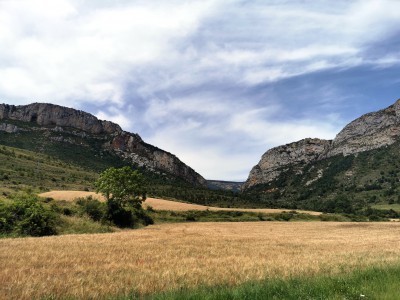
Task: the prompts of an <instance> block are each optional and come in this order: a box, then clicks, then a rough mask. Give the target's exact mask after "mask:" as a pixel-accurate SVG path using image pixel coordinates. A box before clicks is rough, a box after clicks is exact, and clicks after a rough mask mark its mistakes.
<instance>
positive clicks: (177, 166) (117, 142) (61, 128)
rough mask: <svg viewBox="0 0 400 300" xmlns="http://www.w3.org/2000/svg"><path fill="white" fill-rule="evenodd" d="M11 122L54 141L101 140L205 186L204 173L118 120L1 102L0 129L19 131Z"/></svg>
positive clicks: (112, 148) (58, 108) (125, 154)
mask: <svg viewBox="0 0 400 300" xmlns="http://www.w3.org/2000/svg"><path fill="white" fill-rule="evenodd" d="M11 121H18V122H24V123H29V124H33V125H35V126H37V127H27V128H28V129H26V128H25V129H23V130H25V131H26V130H36V131H37V130H42V131H43V134H42V135H41V136H42V137H43V138H48V139H49V140H51V141H52V142H58V143H77V144H79V145H82V146H86V147H88V146H89V144H90V143H87V145H85V143H84V142H82V141H85V140H87V141H89V140H90V139H92V140H97V141H101V144H102V145H103V146H102V147H101V148H102V149H99V151H102V150H107V151H111V152H113V153H116V154H117V155H118V156H120V157H122V158H124V159H126V160H128V161H130V162H131V163H133V164H135V165H138V166H140V167H145V168H147V169H149V170H152V171H155V172H161V173H163V172H166V173H169V174H172V175H174V176H176V177H179V178H181V179H183V180H185V181H187V182H189V183H192V184H194V185H201V186H205V185H206V181H205V179H204V178H203V177H202V176H201V175H199V174H198V173H196V172H195V171H194V170H193V169H192V168H190V167H189V166H187V165H186V164H184V163H183V162H182V161H180V160H179V159H178V158H177V157H176V156H175V155H173V154H171V153H169V152H166V151H164V150H161V149H159V148H157V147H154V146H152V145H150V144H147V143H145V142H144V141H143V140H142V139H141V137H140V136H139V135H138V134H133V133H129V132H126V131H123V130H122V129H121V127H120V126H119V125H117V124H115V123H112V122H109V121H101V120H99V119H97V118H96V117H95V116H93V115H91V114H89V113H86V112H83V111H79V110H75V109H72V108H67V107H62V106H59V105H53V104H46V103H33V104H30V105H21V106H14V105H7V104H0V130H1V131H5V132H7V133H14V134H17V133H18V131H19V130H20V128H19V125H18V126H16V125H15V124H11V123H12V122H11ZM63 134H64V135H65V136H64V135H63ZM74 136H75V137H76V138H74Z"/></svg>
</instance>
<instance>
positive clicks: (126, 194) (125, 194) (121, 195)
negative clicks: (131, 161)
mask: <svg viewBox="0 0 400 300" xmlns="http://www.w3.org/2000/svg"><path fill="white" fill-rule="evenodd" d="M95 185H96V191H97V192H100V193H102V194H103V195H104V196H105V197H106V199H107V201H118V202H120V203H121V204H122V205H127V204H135V203H139V204H141V203H142V202H143V201H144V200H146V190H145V182H144V178H143V175H142V174H141V173H139V171H137V170H132V169H131V168H130V167H123V168H119V169H116V168H109V169H107V170H105V171H104V172H103V173H101V174H100V178H99V179H98V180H97V181H96V184H95Z"/></svg>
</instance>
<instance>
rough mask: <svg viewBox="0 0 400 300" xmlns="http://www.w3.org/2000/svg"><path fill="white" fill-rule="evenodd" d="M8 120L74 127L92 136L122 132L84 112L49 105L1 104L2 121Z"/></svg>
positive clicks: (117, 127)
mask: <svg viewBox="0 0 400 300" xmlns="http://www.w3.org/2000/svg"><path fill="white" fill-rule="evenodd" d="M6 119H11V120H17V121H23V122H33V123H36V124H38V125H40V126H62V127H72V128H76V129H79V130H83V131H86V132H89V133H92V134H101V133H107V134H111V133H119V132H121V131H122V129H121V127H119V126H118V125H117V124H114V123H112V122H109V121H100V120H98V119H97V118H96V117H95V116H93V115H91V114H88V113H85V112H83V111H80V110H75V109H72V108H67V107H63V106H59V105H54V104H47V103H33V104H30V105H20V106H14V105H7V104H0V120H6Z"/></svg>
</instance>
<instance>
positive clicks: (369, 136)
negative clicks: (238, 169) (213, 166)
mask: <svg viewBox="0 0 400 300" xmlns="http://www.w3.org/2000/svg"><path fill="white" fill-rule="evenodd" d="M399 135H400V100H397V101H396V103H394V104H393V105H391V106H389V107H388V108H386V109H383V110H380V111H378V112H373V113H368V114H365V115H363V116H361V117H360V118H358V119H356V120H354V121H353V122H351V123H349V124H348V125H347V126H345V127H344V128H343V130H342V131H340V132H339V133H338V135H337V136H336V137H335V139H334V140H333V141H327V140H320V139H304V140H301V141H298V142H295V143H291V144H287V145H284V146H278V147H275V148H273V149H271V150H268V151H267V152H266V153H264V155H263V156H262V157H261V160H260V162H259V163H258V164H257V165H256V166H254V167H253V169H252V170H251V171H250V174H249V177H248V179H247V181H246V182H245V184H244V185H243V189H247V188H249V187H252V186H254V185H257V184H264V183H268V182H270V181H272V180H274V179H276V178H277V177H278V176H279V175H280V174H281V173H282V172H283V171H285V170H287V168H288V167H289V166H299V165H300V164H302V165H303V166H304V165H305V164H307V163H310V162H313V161H316V160H321V159H325V158H328V157H332V156H335V155H344V156H346V155H350V154H354V153H358V152H363V151H368V150H372V149H376V148H380V147H383V146H386V145H391V144H393V143H394V142H395V141H396V140H397V139H398V138H399ZM285 167H286V169H285ZM297 171H298V172H301V167H300V168H298V170H297Z"/></svg>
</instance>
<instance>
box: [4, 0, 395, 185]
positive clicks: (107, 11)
mask: <svg viewBox="0 0 400 300" xmlns="http://www.w3.org/2000/svg"><path fill="white" fill-rule="evenodd" d="M399 26H400V2H399V1H395V0H381V1H378V0H359V1H346V0H339V1H334V3H333V2H332V1H328V0H326V1H305V2H304V1H300V2H299V1H261V0H259V1H257V0H255V1H239V0H237V1H224V0H203V1H195V0H193V1H183V0H172V1H160V0H156V1H141V0H134V1H127V0H124V1H81V0H36V1H29V0H19V1H1V0H0V45H1V47H0V78H1V80H0V97H1V99H3V101H8V102H11V103H13V104H23V103H28V102H32V101H43V102H53V103H57V104H62V105H67V106H70V107H76V108H81V109H84V108H85V106H87V107H90V108H91V109H92V110H94V112H95V113H96V115H97V116H98V117H99V118H101V119H108V120H112V121H114V122H116V123H119V124H120V125H121V126H122V127H123V128H124V129H125V130H131V131H138V132H139V134H142V132H144V137H145V140H146V141H147V142H151V143H153V144H155V145H157V146H159V147H161V148H165V150H168V151H170V152H173V153H174V154H176V155H177V156H178V157H180V158H182V159H183V160H184V161H185V162H186V163H188V164H189V165H191V166H193V167H194V168H195V169H197V170H198V171H200V173H202V174H204V175H205V176H206V177H212V178H223V179H234V178H235V179H244V177H243V176H244V175H243V174H245V173H246V172H247V171H248V169H249V168H250V167H251V166H252V165H254V164H255V163H256V162H257V160H258V159H259V156H260V155H261V154H262V153H263V152H265V151H266V150H267V149H268V148H270V147H272V146H276V145H278V144H281V143H287V142H291V141H294V140H299V139H301V138H304V137H310V136H313V137H322V138H332V137H333V135H334V134H335V133H337V131H338V130H339V126H340V125H343V124H341V123H342V121H341V117H340V114H339V115H338V112H337V110H336V109H337V106H335V105H334V104H335V103H339V102H340V101H343V99H347V98H346V96H343V94H341V93H340V92H338V91H336V90H335V89H334V87H333V86H332V87H329V88H331V89H325V90H323V89H320V90H319V94H320V96H321V98H323V99H324V101H321V102H320V101H318V100H314V101H315V103H308V102H307V101H308V99H307V100H303V101H304V105H303V106H304V107H301V108H300V109H302V110H303V111H302V113H301V114H300V113H299V114H298V117H297V118H296V119H294V118H293V115H295V113H297V112H295V113H293V109H295V108H292V107H291V106H290V100H287V99H285V103H289V104H287V105H288V106H287V107H283V104H281V102H280V101H281V100H282V98H281V96H280V95H275V94H274V93H275V92H274V90H273V88H271V91H266V92H265V91H264V92H263V93H261V94H260V95H258V94H257V93H258V92H259V91H258V90H257V88H258V87H259V86H262V85H263V84H271V83H279V82H283V81H284V80H285V79H288V78H293V77H295V76H301V75H306V74H310V73H314V72H317V71H319V72H320V71H323V70H328V69H332V70H333V69H344V68H350V67H354V66H363V65H367V66H370V67H371V66H373V67H376V68H387V67H390V66H393V65H398V64H399V61H400V60H399V56H398V54H397V53H395V52H394V51H391V49H390V48H388V50H387V51H388V53H385V54H384V55H379V56H374V55H370V54H369V51H368V50H369V49H370V48H372V50H373V46H374V44H375V43H379V42H381V41H384V40H385V39H387V38H389V37H390V36H391V35H393V34H395V33H396V31H397V28H399ZM309 84H311V85H312V84H315V83H309ZM315 89H316V90H318V87H316V88H315ZM254 95H256V96H254ZM338 95H339V97H338ZM303 98H304V99H305V98H307V97H303ZM340 103H342V102H340ZM312 105H317V107H318V108H320V109H321V107H323V108H326V111H329V115H326V116H325V117H319V116H318V115H312V114H310V113H309V114H307V113H306V112H305V111H304V110H305V109H306V108H307V107H308V106H312ZM297 108H298V106H297ZM328 108H329V109H328ZM309 110H310V111H312V112H313V113H314V110H312V109H309ZM286 111H291V112H292V114H288V115H290V117H289V116H286V114H285V113H286ZM277 116H280V117H277ZM142 135H143V134H142ZM246 170H247V171H246Z"/></svg>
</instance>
